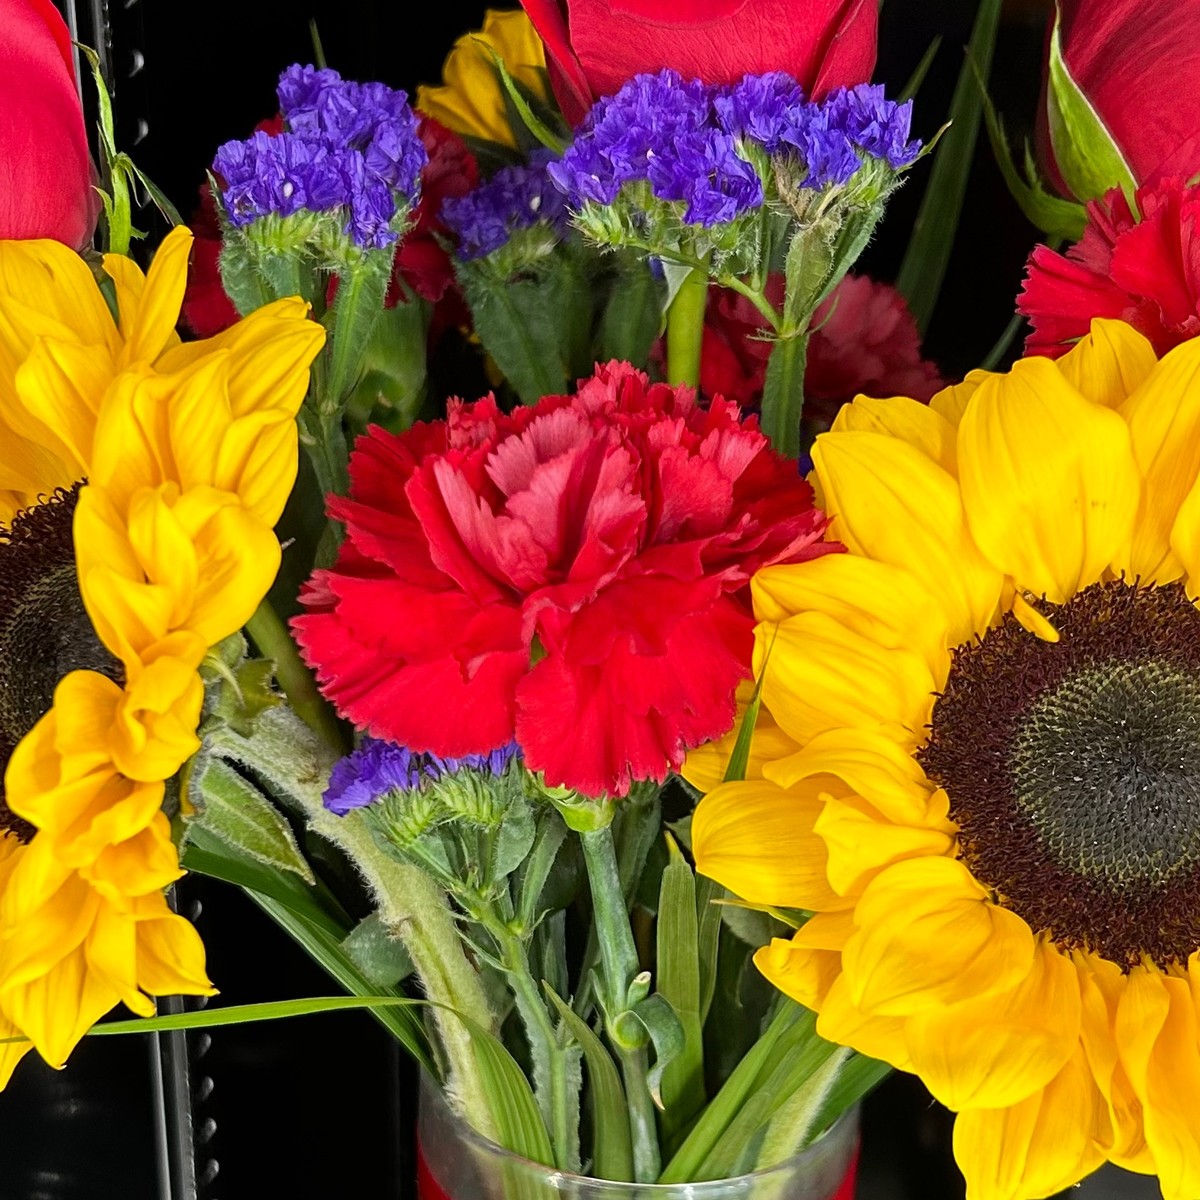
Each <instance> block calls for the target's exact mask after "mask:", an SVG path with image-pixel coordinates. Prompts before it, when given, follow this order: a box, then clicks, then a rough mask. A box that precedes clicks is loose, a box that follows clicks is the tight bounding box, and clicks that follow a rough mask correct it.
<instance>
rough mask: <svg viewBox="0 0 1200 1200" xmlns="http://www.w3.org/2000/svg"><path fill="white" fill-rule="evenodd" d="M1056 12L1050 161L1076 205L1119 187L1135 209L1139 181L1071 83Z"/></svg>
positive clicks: (1049, 76)
mask: <svg viewBox="0 0 1200 1200" xmlns="http://www.w3.org/2000/svg"><path fill="white" fill-rule="evenodd" d="M1056 9H1057V11H1056V12H1055V15H1054V28H1053V30H1052V31H1051V33H1050V57H1049V63H1048V67H1047V87H1046V116H1047V118H1048V121H1049V125H1050V145H1051V146H1052V147H1053V148H1054V161H1055V163H1057V165H1058V169H1059V171H1060V172H1061V174H1062V177H1063V181H1064V182H1065V183H1066V185H1067V187H1069V188H1070V189H1071V193H1072V195H1074V196H1076V197H1077V198H1078V199H1080V200H1095V199H1096V198H1097V197H1099V196H1102V195H1104V193H1105V192H1107V191H1108V190H1109V189H1110V188H1114V187H1119V188H1120V189H1121V190H1122V191H1123V192H1124V193H1125V197H1126V199H1127V200H1128V201H1129V203H1130V205H1133V203H1134V192H1135V191H1136V190H1137V181H1136V180H1135V179H1134V177H1133V172H1132V171H1131V170H1130V169H1129V164H1128V163H1127V162H1126V161H1125V156H1124V155H1123V154H1122V153H1121V150H1120V147H1119V146H1118V145H1117V143H1116V142H1115V141H1114V140H1113V136H1112V134H1111V133H1109V131H1108V129H1107V127H1106V126H1105V124H1104V122H1103V121H1102V120H1101V119H1100V116H1099V114H1098V113H1097V112H1096V110H1095V109H1094V108H1093V107H1092V102H1091V101H1090V100H1089V99H1088V98H1087V96H1085V95H1084V94H1083V91H1082V90H1081V89H1080V87H1079V85H1078V84H1077V83H1076V82H1075V80H1074V79H1072V78H1071V72H1070V70H1069V69H1068V67H1067V64H1066V61H1065V60H1064V59H1063V50H1062V28H1061V27H1062V11H1061V9H1060V8H1058V6H1057V5H1056Z"/></svg>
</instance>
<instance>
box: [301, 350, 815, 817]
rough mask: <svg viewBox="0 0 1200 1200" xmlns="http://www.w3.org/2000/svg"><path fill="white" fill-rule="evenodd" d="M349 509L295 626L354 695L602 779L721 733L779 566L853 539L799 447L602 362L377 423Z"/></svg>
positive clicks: (552, 776) (433, 744)
mask: <svg viewBox="0 0 1200 1200" xmlns="http://www.w3.org/2000/svg"><path fill="white" fill-rule="evenodd" d="M350 475H351V496H350V498H349V499H342V498H337V497H335V498H333V499H332V500H331V502H330V513H331V514H332V515H333V516H334V517H336V518H337V519H339V520H341V521H344V522H345V524H346V535H347V540H346V543H345V545H344V547H343V549H342V552H341V554H340V557H339V559H338V562H337V563H336V565H335V566H334V567H333V569H332V570H328V571H320V572H317V574H316V575H315V576H314V578H313V580H312V581H311V583H310V584H309V586H308V587H307V589H306V590H305V594H304V595H303V597H302V599H303V601H304V603H305V606H306V607H307V608H308V609H309V610H310V611H309V613H308V615H305V616H302V617H299V618H297V619H296V620H295V621H294V623H293V625H294V628H295V631H296V634H297V636H298V638H299V641H300V644H301V646H302V647H303V650H304V655H305V658H306V659H307V661H308V662H309V663H310V664H311V665H312V666H313V667H314V668H315V670H316V671H317V674H318V678H319V679H320V682H321V685H322V687H323V689H324V691H325V693H326V695H328V696H329V698H330V699H331V700H332V701H333V702H334V704H335V705H336V706H337V708H338V711H339V712H341V713H342V715H343V716H345V717H348V718H349V719H350V720H351V721H353V722H354V723H355V724H356V725H358V726H360V727H361V728H365V729H367V730H368V731H369V732H370V733H371V734H372V735H373V736H376V737H382V738H389V739H391V740H392V741H396V742H399V743H401V744H402V745H405V746H408V747H410V748H412V749H414V750H429V751H432V752H434V753H435V754H439V755H443V756H451V757H452V756H456V755H462V754H468V753H484V752H487V751H489V750H492V749H493V748H495V747H496V746H498V745H501V744H502V743H504V742H507V741H509V740H510V739H512V738H513V737H514V736H515V737H516V739H517V741H518V742H519V743H520V744H521V746H522V748H523V750H524V753H525V760H526V762H527V763H528V765H529V766H530V768H532V769H533V770H538V771H544V772H545V775H546V779H547V781H548V782H549V783H550V784H553V785H563V786H567V787H572V788H575V789H576V790H578V791H580V792H582V793H583V794H585V795H590V796H595V795H599V794H601V793H603V792H610V793H613V794H617V795H623V794H624V793H625V792H627V791H628V789H629V786H630V783H631V782H632V781H633V780H635V779H657V780H661V779H663V778H664V777H665V774H666V771H667V769H668V768H669V767H678V766H679V765H680V764H681V763H682V761H683V755H684V752H685V751H686V750H687V749H688V748H689V747H692V746H696V745H699V744H700V743H701V742H703V741H705V740H707V739H709V738H712V737H716V736H718V735H720V734H722V733H724V732H725V731H726V730H727V729H728V728H729V727H730V725H731V723H732V721H733V718H734V711H735V709H734V691H735V689H736V687H737V684H738V683H739V682H740V681H741V679H742V678H743V677H744V676H745V674H746V667H745V663H747V662H749V660H750V658H749V656H750V648H751V643H752V640H753V637H752V630H753V624H754V619H753V616H752V614H751V612H750V608H749V605H748V603H747V599H746V590H747V589H746V588H745V584H746V583H747V581H748V580H749V578H750V576H751V575H752V574H753V573H754V571H755V570H757V569H758V568H759V567H761V566H765V565H767V564H769V563H776V562H796V561H800V560H802V559H806V558H811V557H814V556H816V555H819V554H823V553H826V552H828V551H830V550H832V549H835V547H834V546H832V545H831V544H829V543H826V542H822V541H821V534H822V531H823V530H824V527H825V519H824V517H823V516H822V515H821V513H819V512H818V511H817V510H815V509H814V508H813V506H812V491H811V489H810V488H809V486H808V484H807V483H805V482H804V480H803V479H801V478H800V477H799V475H798V474H797V472H796V467H795V464H794V463H791V462H788V461H786V460H785V459H783V458H781V457H780V456H778V455H777V454H775V453H774V451H772V450H771V449H770V447H769V446H768V445H767V442H766V439H765V438H764V437H763V436H762V434H761V433H759V431H758V429H757V426H756V423H755V422H754V421H753V420H751V421H748V422H746V423H742V422H741V421H740V420H739V417H738V410H737V408H736V407H735V406H734V405H732V404H730V403H727V402H726V401H724V400H721V399H716V400H714V401H713V402H712V405H711V406H710V407H709V408H708V409H704V408H701V407H700V406H699V405H698V404H697V403H696V398H695V394H694V393H693V392H692V391H691V390H690V389H688V388H671V387H668V386H667V385H666V384H655V385H652V386H651V385H649V384H648V382H647V378H646V376H645V375H644V374H642V373H641V372H640V371H636V370H634V368H633V367H631V366H629V364H627V363H610V364H608V365H607V366H602V367H598V368H597V370H596V374H595V375H594V376H593V377H592V378H590V379H588V380H585V381H584V382H583V384H582V385H581V386H580V389H579V391H578V392H577V393H576V394H575V395H574V396H570V397H568V396H547V397H546V398H545V399H543V400H541V401H540V402H539V403H538V404H537V405H535V406H533V407H532V408H518V409H517V410H515V411H514V412H513V413H511V414H509V415H505V414H503V413H501V412H500V411H499V409H498V408H497V407H496V404H495V402H494V401H493V399H492V398H491V397H490V396H489V397H488V398H487V399H485V400H480V401H478V402H477V403H475V404H463V403H462V402H461V401H451V402H450V409H449V416H448V418H447V420H446V421H438V422H435V423H432V424H428V425H417V426H414V428H413V429H411V430H409V431H408V432H407V433H405V434H402V435H400V436H396V435H394V434H391V433H387V432H385V431H384V430H382V429H378V428H374V429H372V430H371V431H370V432H369V433H368V434H367V435H366V436H364V437H362V438H360V439H359V440H358V443H357V445H356V448H355V452H354V455H353V457H352V458H351V464H350Z"/></svg>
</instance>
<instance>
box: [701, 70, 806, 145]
mask: <svg viewBox="0 0 1200 1200" xmlns="http://www.w3.org/2000/svg"><path fill="white" fill-rule="evenodd" d="M806 105H807V101H806V100H805V97H804V89H803V88H801V86H800V85H799V84H798V83H797V82H796V80H795V79H793V78H792V77H791V76H790V75H789V74H787V72H786V71H769V72H767V73H766V74H765V75H744V76H743V77H742V78H741V80H740V81H739V82H737V83H735V84H732V85H731V86H729V87H727V88H722V89H720V90H719V91H718V93H717V94H716V96H714V97H713V108H714V109H716V112H717V116H718V117H719V118H720V120H721V124H722V125H723V126H724V128H725V129H726V131H727V132H729V133H730V134H732V135H733V136H734V137H737V138H748V139H749V140H750V141H753V142H757V143H758V145H760V146H762V148H763V149H764V150H765V151H766V152H767V153H768V154H774V153H775V152H776V151H777V150H778V149H779V147H780V142H781V139H782V138H783V135H784V133H785V131H787V130H788V129H790V128H792V126H793V125H794V124H795V123H796V120H797V114H798V113H800V112H801V111H802V110H804V108H805V107H806Z"/></svg>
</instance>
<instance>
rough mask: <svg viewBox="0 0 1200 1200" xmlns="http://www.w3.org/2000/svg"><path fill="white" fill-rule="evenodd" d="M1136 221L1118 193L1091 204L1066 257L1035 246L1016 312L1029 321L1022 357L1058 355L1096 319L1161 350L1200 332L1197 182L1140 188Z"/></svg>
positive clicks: (1199, 196)
mask: <svg viewBox="0 0 1200 1200" xmlns="http://www.w3.org/2000/svg"><path fill="white" fill-rule="evenodd" d="M1137 206H1138V210H1139V211H1140V213H1141V220H1140V221H1139V220H1135V219H1134V215H1133V212H1132V210H1131V209H1130V207H1129V204H1128V202H1127V201H1126V199H1125V197H1124V196H1123V195H1122V194H1121V192H1120V191H1119V190H1116V189H1114V190H1113V191H1111V192H1108V193H1107V194H1106V195H1105V196H1104V198H1103V199H1102V200H1096V201H1093V202H1092V203H1091V204H1089V205H1088V223H1087V228H1086V229H1085V230H1084V233H1083V237H1082V238H1080V240H1079V241H1078V243H1076V244H1075V245H1074V246H1072V247H1071V248H1070V249H1069V250H1068V251H1067V253H1066V254H1065V255H1063V254H1058V253H1056V252H1055V251H1053V250H1051V249H1050V248H1049V247H1048V246H1038V247H1037V249H1035V250H1034V252H1033V254H1032V255H1030V258H1029V263H1028V265H1027V266H1026V274H1025V284H1024V287H1023V289H1022V292H1021V295H1020V297H1019V299H1018V301H1017V309H1018V311H1019V312H1021V313H1023V314H1024V315H1025V316H1026V317H1028V318H1029V321H1030V323H1031V324H1032V326H1033V331H1032V332H1031V333H1030V335H1029V337H1028V339H1027V340H1026V342H1025V352H1026V353H1027V354H1045V355H1048V356H1049V357H1051V358H1057V357H1058V356H1059V355H1060V354H1064V353H1066V351H1067V350H1069V349H1070V348H1071V346H1072V345H1073V344H1074V343H1075V342H1076V341H1078V340H1079V338H1081V337H1083V336H1084V335H1085V334H1087V332H1088V330H1089V329H1090V328H1091V323H1092V318H1093V317H1115V318H1118V319H1120V320H1122V321H1125V322H1127V323H1128V324H1130V325H1132V326H1133V327H1134V328H1135V329H1136V330H1137V331H1138V332H1139V333H1141V334H1144V335H1145V336H1146V337H1147V338H1149V339H1150V341H1151V342H1152V343H1153V345H1154V349H1155V351H1156V353H1158V354H1159V355H1160V356H1161V355H1163V354H1165V353H1166V352H1167V351H1168V350H1170V349H1171V347H1172V346H1177V345H1179V343H1180V342H1185V341H1187V340H1188V339H1189V338H1193V337H1195V336H1196V335H1197V334H1200V236H1198V231H1197V216H1198V214H1200V187H1185V186H1184V185H1183V184H1181V183H1180V182H1179V181H1178V180H1176V179H1168V180H1163V181H1162V182H1161V183H1158V184H1155V185H1152V186H1147V187H1143V188H1140V189H1139V190H1138V192H1137Z"/></svg>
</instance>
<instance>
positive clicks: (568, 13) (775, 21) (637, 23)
mask: <svg viewBox="0 0 1200 1200" xmlns="http://www.w3.org/2000/svg"><path fill="white" fill-rule="evenodd" d="M522 3H523V5H524V7H525V11H526V12H527V13H528V14H529V19H530V20H531V21H532V22H533V25H534V28H535V29H537V31H538V33H539V34H540V35H541V38H542V41H543V42H545V44H546V63H547V67H548V69H549V72H550V82H551V83H552V84H553V86H554V93H555V95H556V96H557V98H558V102H559V106H560V107H561V108H562V110H563V113H564V115H565V116H566V118H567V120H568V121H570V123H571V124H572V125H577V124H579V122H580V121H581V120H582V119H583V116H584V114H585V113H586V112H587V110H588V109H589V108H590V107H591V106H592V103H593V102H594V101H595V100H596V98H597V97H599V96H608V95H611V94H612V93H613V92H615V91H616V90H617V89H618V88H619V87H620V86H621V84H623V83H624V82H625V81H626V80H627V79H629V78H631V77H632V76H634V75H637V74H639V73H640V72H642V71H657V70H659V69H661V68H662V67H673V68H674V69H675V70H677V71H678V72H679V73H680V74H681V75H683V76H684V77H685V78H688V79H702V80H704V82H705V83H733V82H734V81H735V80H738V79H740V78H741V77H742V76H743V75H745V74H748V73H749V74H758V73H761V72H765V71H787V72H788V74H790V75H792V76H794V77H795V78H796V79H798V80H799V81H800V83H801V84H802V85H803V87H804V89H805V91H806V92H808V93H809V94H810V95H812V96H815V97H818V98H819V97H820V96H822V95H824V94H825V93H826V92H827V91H829V90H830V89H832V88H836V87H841V86H842V85H849V84H855V83H862V82H863V81H864V80H866V79H869V78H870V76H871V71H872V70H873V69H874V66H875V38H876V30H877V10H878V4H877V3H875V2H874V0H522Z"/></svg>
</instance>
